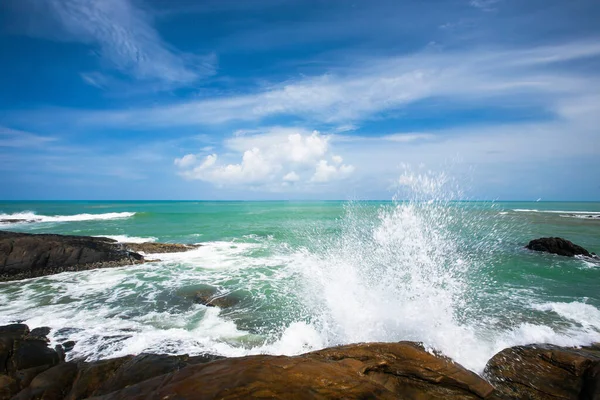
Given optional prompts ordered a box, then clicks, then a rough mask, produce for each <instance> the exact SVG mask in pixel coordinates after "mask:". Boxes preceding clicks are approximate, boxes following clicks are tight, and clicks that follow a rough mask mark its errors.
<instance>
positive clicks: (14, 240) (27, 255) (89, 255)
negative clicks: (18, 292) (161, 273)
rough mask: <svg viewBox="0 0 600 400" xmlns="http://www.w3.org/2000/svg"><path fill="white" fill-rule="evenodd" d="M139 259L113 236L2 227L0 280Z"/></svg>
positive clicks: (111, 264) (137, 261)
mask: <svg viewBox="0 0 600 400" xmlns="http://www.w3.org/2000/svg"><path fill="white" fill-rule="evenodd" d="M139 262H143V257H142V256H141V255H140V254H137V253H134V252H131V251H127V250H124V249H123V248H122V247H121V246H120V245H118V244H116V242H115V241H114V240H112V239H107V238H97V237H89V236H65V235H50V234H28V233H17V232H5V231H0V281H7V280H16V279H24V278H31V277H36V276H42V275H49V274H54V273H59V272H64V271H79V270H86V269H94V268H108V267H115V266H122V265H130V264H135V263H139Z"/></svg>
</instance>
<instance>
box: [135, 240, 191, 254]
mask: <svg viewBox="0 0 600 400" xmlns="http://www.w3.org/2000/svg"><path fill="white" fill-rule="evenodd" d="M123 246H125V247H126V248H127V249H128V250H130V251H135V252H143V253H146V254H153V253H180V252H184V251H189V250H194V249H197V248H198V247H200V245H199V244H176V243H154V242H147V243H123Z"/></svg>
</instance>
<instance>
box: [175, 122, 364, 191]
mask: <svg viewBox="0 0 600 400" xmlns="http://www.w3.org/2000/svg"><path fill="white" fill-rule="evenodd" d="M224 145H225V147H226V149H227V150H229V151H233V152H234V153H237V154H242V159H241V161H240V162H238V163H235V162H230V163H227V162H225V161H224V162H222V163H217V155H216V154H212V155H209V156H207V157H206V158H205V159H204V160H203V161H202V162H201V163H200V164H199V165H198V160H197V159H196V157H195V156H194V155H192V154H188V155H186V156H184V157H182V158H177V159H175V164H176V165H177V166H178V167H179V168H180V169H181V172H180V173H181V175H182V176H184V177H186V178H188V179H198V180H202V181H207V182H211V183H213V184H215V185H217V186H239V185H242V186H253V187H261V188H262V189H264V190H280V189H282V188H283V187H284V186H285V185H283V184H289V183H303V184H304V186H303V187H306V185H308V184H310V183H311V182H321V183H323V182H330V181H334V180H340V179H345V178H347V177H349V176H350V175H351V174H352V172H353V171H354V167H353V166H352V165H345V164H342V165H339V166H336V165H329V164H328V163H327V160H326V158H327V157H329V156H330V138H329V136H326V135H321V134H320V133H319V132H317V131H313V132H310V133H309V132H308V131H306V130H302V129H290V128H272V129H270V130H268V131H267V132H266V133H264V134H259V135H252V136H248V135H242V136H239V135H237V136H234V137H232V138H230V139H228V140H227V141H225V143H224ZM331 157H332V160H337V161H338V164H341V162H342V160H343V159H342V157H341V156H339V155H334V156H331ZM334 162H335V161H334ZM194 165H197V166H195V167H194ZM296 186H298V185H296Z"/></svg>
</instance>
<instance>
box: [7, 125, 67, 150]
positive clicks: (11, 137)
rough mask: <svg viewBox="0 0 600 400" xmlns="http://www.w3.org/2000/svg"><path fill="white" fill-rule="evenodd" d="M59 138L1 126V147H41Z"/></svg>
mask: <svg viewBox="0 0 600 400" xmlns="http://www.w3.org/2000/svg"><path fill="white" fill-rule="evenodd" d="M56 140H57V139H56V138H54V137H50V136H40V135H36V134H35V133H31V132H25V131H21V130H17V129H11V128H7V127H5V126H0V147H22V148H26V147H41V146H44V145H47V144H48V143H50V142H54V141H56Z"/></svg>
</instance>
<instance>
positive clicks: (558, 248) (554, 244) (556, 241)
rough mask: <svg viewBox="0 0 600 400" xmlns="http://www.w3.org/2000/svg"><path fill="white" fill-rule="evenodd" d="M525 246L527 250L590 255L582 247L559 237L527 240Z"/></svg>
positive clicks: (569, 255) (568, 255)
mask: <svg viewBox="0 0 600 400" xmlns="http://www.w3.org/2000/svg"><path fill="white" fill-rule="evenodd" d="M526 247H527V248H528V249H529V250H535V251H543V252H546V253H552V254H558V255H561V256H567V257H574V256H576V255H582V256H586V257H592V255H591V254H590V252H589V251H587V250H586V249H584V248H583V247H581V246H578V245H576V244H573V243H572V242H570V241H568V240H566V239H563V238H559V237H547V238H540V239H535V240H532V241H531V242H529V244H528V245H527V246H526Z"/></svg>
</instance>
